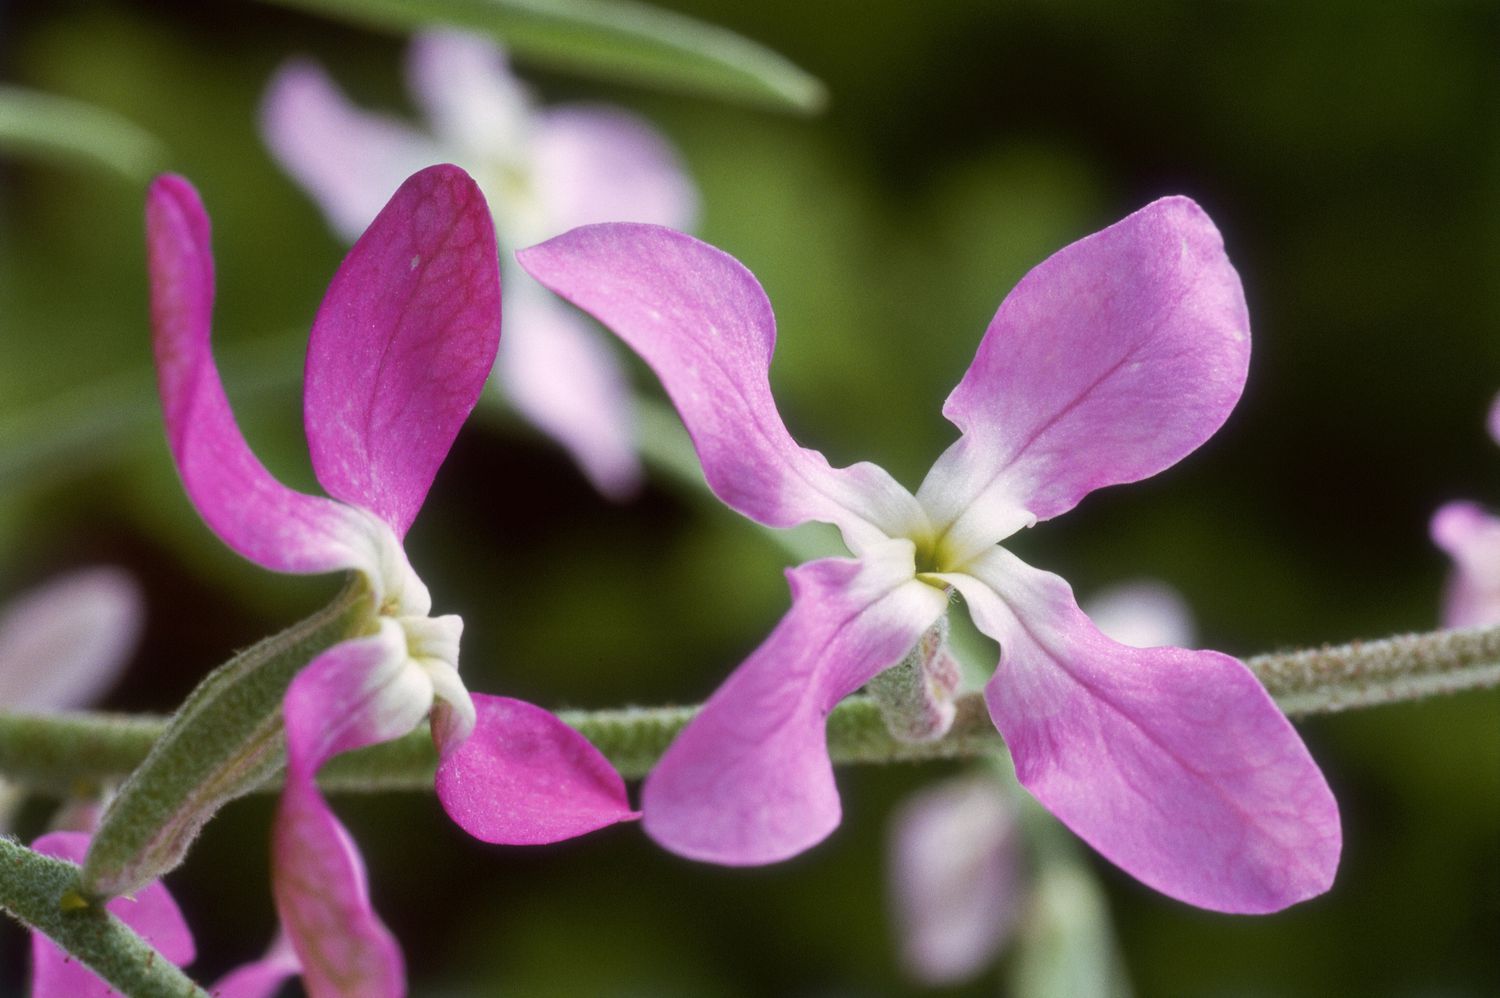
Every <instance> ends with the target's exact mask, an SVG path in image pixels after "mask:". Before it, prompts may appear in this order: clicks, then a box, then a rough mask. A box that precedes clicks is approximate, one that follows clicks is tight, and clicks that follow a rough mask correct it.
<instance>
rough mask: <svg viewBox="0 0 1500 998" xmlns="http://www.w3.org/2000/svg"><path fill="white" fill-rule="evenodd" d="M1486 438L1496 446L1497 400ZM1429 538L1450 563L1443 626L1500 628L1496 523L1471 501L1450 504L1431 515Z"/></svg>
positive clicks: (1499, 431)
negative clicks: (1492, 440)
mask: <svg viewBox="0 0 1500 998" xmlns="http://www.w3.org/2000/svg"><path fill="white" fill-rule="evenodd" d="M1487 425H1488V427H1489V431H1490V436H1491V437H1492V438H1493V439H1494V440H1495V442H1496V443H1500V397H1496V399H1495V401H1494V402H1493V403H1492V404H1491V406H1490V415H1489V420H1488V423H1487ZM1431 532H1432V540H1433V543H1435V544H1436V545H1437V546H1438V547H1440V548H1442V549H1443V550H1444V551H1446V552H1448V556H1449V557H1450V558H1452V559H1453V571H1452V574H1450V575H1449V577H1448V585H1447V587H1446V591H1445V592H1444V595H1443V626H1444V627H1486V626H1489V625H1491V624H1500V519H1496V518H1495V517H1494V516H1492V515H1490V514H1489V513H1486V512H1485V511H1484V510H1483V509H1482V508H1481V507H1480V506H1479V505H1477V504H1476V503H1472V502H1450V503H1446V504H1445V505H1443V506H1442V507H1440V508H1439V509H1438V511H1437V512H1436V513H1434V514H1433V517H1432V526H1431Z"/></svg>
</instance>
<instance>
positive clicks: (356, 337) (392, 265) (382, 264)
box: [303, 166, 500, 537]
mask: <svg viewBox="0 0 1500 998" xmlns="http://www.w3.org/2000/svg"><path fill="white" fill-rule="evenodd" d="M495 254H496V251H495V228H494V225H493V223H492V222H491V221H490V214H489V208H488V207H487V206H486V205H485V203H484V195H482V194H480V193H479V188H478V187H476V186H475V185H474V181H473V180H471V179H469V175H468V174H466V173H464V172H463V171H462V170H460V169H459V168H458V167H456V166H434V167H429V168H427V169H425V170H423V171H421V172H420V173H417V174H415V175H413V176H412V177H411V178H410V179H408V180H407V181H406V183H404V184H402V185H401V188H400V189H399V190H397V191H396V193H395V195H394V196H393V197H392V198H391V201H390V203H389V204H388V205H386V206H385V208H384V209H383V210H382V211H381V213H380V214H379V215H378V216H377V217H376V219H375V221H373V222H371V223H370V227H369V229H367V230H366V231H365V234H364V235H363V236H361V237H360V239H359V241H358V242H357V243H355V244H354V248H353V249H352V250H350V251H349V255H348V256H347V257H345V258H344V262H343V264H342V265H341V266H340V267H339V270H338V273H337V274H335V275H334V278H333V283H332V284H330V285H329V286H328V294H327V296H326V297H324V299H323V304H322V306H321V307H320V308H319V309H318V317H317V320H316V321H315V322H314V323H313V330H312V336H311V338H310V339H309V340H308V344H307V380H306V386H305V392H304V396H303V421H304V423H305V424H306V426H307V442H308V446H309V447H310V448H311V451H312V460H313V469H314V470H315V471H316V472H317V475H318V481H319V482H321V483H322V484H323V487H324V488H325V489H327V490H328V492H329V494H330V495H332V496H334V497H335V498H338V499H342V500H344V501H345V502H347V503H350V504H351V505H354V506H359V507H362V508H364V509H367V510H369V511H370V512H372V513H374V514H375V515H376V516H378V517H380V518H381V519H382V520H384V521H385V522H386V523H388V524H390V526H391V528H392V529H393V530H395V532H396V535H397V536H398V537H403V536H405V534H406V529H407V527H409V526H410V525H411V521H412V519H413V518H414V517H415V516H416V515H417V510H418V509H420V508H421V506H422V502H423V500H424V499H426V497H427V489H428V488H429V487H430V486H431V484H432V479H433V476H434V475H436V474H437V469H438V466H439V465H440V464H442V462H443V458H444V457H446V456H447V454H448V448H449V447H450V446H452V444H453V438H454V437H455V436H457V435H458V430H459V427H460V426H462V425H463V421H464V419H465V418H467V417H468V415H469V412H470V410H472V409H473V408H474V403H475V402H476V401H478V399H479V392H480V390H481V389H482V388H483V387H484V381H485V378H486V377H488V375H489V373H490V368H491V367H492V366H493V365H494V362H495V348H496V346H497V345H498V343H499V338H500V274H499V260H498V258H497V257H496V255H495Z"/></svg>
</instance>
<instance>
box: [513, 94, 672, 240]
mask: <svg viewBox="0 0 1500 998" xmlns="http://www.w3.org/2000/svg"><path fill="white" fill-rule="evenodd" d="M538 117H539V120H538V123H537V129H536V135H535V137H534V139H533V146H532V174H533V177H534V178H535V179H534V183H535V186H536V194H537V197H538V198H540V199H541V202H542V205H543V213H544V215H545V216H546V218H547V222H548V224H549V225H551V226H552V231H553V232H563V231H566V230H567V229H572V228H575V227H577V226H580V225H592V224H594V223H595V222H650V223H653V224H655V225H665V226H667V227H668V228H673V229H687V228H691V227H692V225H693V222H694V221H695V220H696V219H697V216H698V192H697V190H696V189H695V188H694V187H693V183H692V181H690V180H689V179H688V176H687V171H686V170H684V169H683V167H682V161H681V160H680V159H679V158H678V156H677V152H676V150H674V149H673V148H672V147H671V145H670V144H668V142H667V141H666V139H665V138H664V137H663V136H662V134H661V133H660V132H658V131H657V130H656V129H655V128H653V127H652V126H651V124H650V123H649V122H647V121H646V120H645V119H644V118H640V117H637V116H636V115H633V114H629V113H627V112H625V111H621V110H619V109H617V108H611V107H590V106H585V105H575V106H568V107H559V108H554V109H552V110H549V111H546V112H543V113H542V114H540V115H539V116H538Z"/></svg>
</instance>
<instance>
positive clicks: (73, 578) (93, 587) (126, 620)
mask: <svg viewBox="0 0 1500 998" xmlns="http://www.w3.org/2000/svg"><path fill="white" fill-rule="evenodd" d="M144 618H145V608H144V606H143V604H142V600H141V590H140V587H139V586H138V585H136V583H135V581H134V580H133V579H131V577H130V576H129V575H127V574H126V573H124V572H122V571H121V570H119V569H117V568H108V567H94V568H84V569H79V570H77V571H73V572H69V573H68V574H66V575H62V576H59V577H58V578H55V579H52V580H51V581H49V582H47V583H45V584H43V585H41V586H38V587H37V588H35V589H32V590H31V591H29V592H26V593H23V594H21V595H20V596H17V597H16V598H14V599H13V600H11V601H10V602H9V603H7V604H6V605H5V606H4V607H0V709H3V710H10V711H31V712H37V713H43V712H50V711H59V710H72V709H76V708H79V707H84V706H87V705H88V704H90V703H93V702H94V701H95V700H97V699H98V698H99V697H100V696H101V695H102V694H103V693H104V692H105V691H106V690H108V689H109V687H110V686H111V685H112V684H113V683H114V682H115V680H116V679H117V678H119V675H120V671H121V670H122V669H124V667H125V665H126V663H127V662H129V660H130V656H131V654H132V653H133V652H134V651H135V646H136V642H137V641H138V640H139V639H140V634H141V626H142V624H143V622H144Z"/></svg>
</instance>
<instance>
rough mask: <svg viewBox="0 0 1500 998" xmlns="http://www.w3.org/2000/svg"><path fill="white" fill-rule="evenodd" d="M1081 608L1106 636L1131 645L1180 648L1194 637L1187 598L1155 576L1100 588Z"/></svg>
mask: <svg viewBox="0 0 1500 998" xmlns="http://www.w3.org/2000/svg"><path fill="white" fill-rule="evenodd" d="M1082 607H1083V612H1084V614H1085V615H1086V616H1087V617H1088V618H1089V619H1090V620H1092V621H1093V622H1094V626H1095V627H1097V628H1099V630H1100V631H1101V632H1102V633H1103V634H1104V636H1105V637H1107V638H1109V639H1110V640H1111V641H1118V642H1119V643H1120V644H1122V645H1130V646H1131V647H1132V648H1157V647H1160V646H1162V645H1172V646H1174V647H1179V648H1180V647H1183V646H1185V645H1190V644H1192V643H1193V641H1194V640H1195V630H1196V629H1195V628H1194V626H1193V611H1192V609H1191V608H1190V607H1189V606H1188V604H1187V600H1185V599H1183V598H1182V594H1181V593H1179V592H1178V591H1177V590H1175V589H1173V588H1172V587H1171V586H1169V585H1167V584H1166V583H1164V582H1158V581H1156V580H1155V579H1132V580H1131V581H1129V582H1121V583H1118V584H1116V585H1113V586H1109V587H1108V588H1105V589H1101V590H1099V591H1098V592H1096V593H1094V594H1093V595H1092V596H1090V597H1089V598H1088V599H1087V600H1085V601H1084V602H1083V604H1082Z"/></svg>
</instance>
